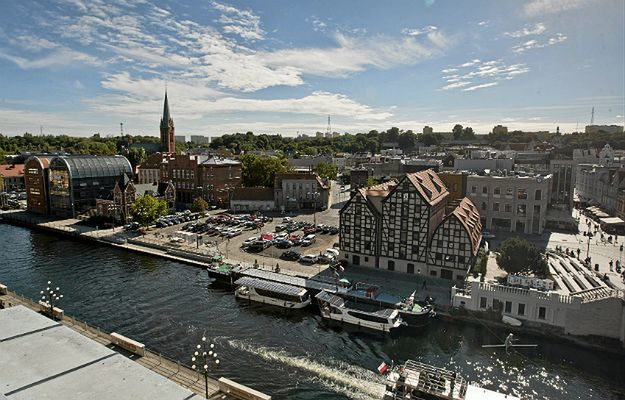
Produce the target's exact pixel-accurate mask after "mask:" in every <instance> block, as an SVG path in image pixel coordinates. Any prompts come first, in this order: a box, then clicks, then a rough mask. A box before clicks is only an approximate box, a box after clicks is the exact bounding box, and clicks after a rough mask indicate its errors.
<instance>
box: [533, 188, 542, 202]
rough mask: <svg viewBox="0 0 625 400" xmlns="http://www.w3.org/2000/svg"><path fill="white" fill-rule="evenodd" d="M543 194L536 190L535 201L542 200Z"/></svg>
mask: <svg viewBox="0 0 625 400" xmlns="http://www.w3.org/2000/svg"><path fill="white" fill-rule="evenodd" d="M542 198H543V192H542V190H540V189H536V193H534V200H542Z"/></svg>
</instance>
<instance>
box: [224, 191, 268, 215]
mask: <svg viewBox="0 0 625 400" xmlns="http://www.w3.org/2000/svg"><path fill="white" fill-rule="evenodd" d="M273 195H274V190H273V188H266V187H238V188H236V189H234V192H233V193H232V199H231V200H230V210H231V211H234V212H250V211H272V210H274V209H275V208H276V202H275V201H274V198H273Z"/></svg>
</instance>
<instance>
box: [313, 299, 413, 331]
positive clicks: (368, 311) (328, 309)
mask: <svg viewBox="0 0 625 400" xmlns="http://www.w3.org/2000/svg"><path fill="white" fill-rule="evenodd" d="M315 298H316V299H317V302H318V303H319V310H320V312H321V317H322V318H324V319H329V320H334V321H338V322H341V323H345V324H349V325H354V326H358V327H361V328H368V329H373V330H376V331H382V332H389V331H391V329H395V328H399V327H400V326H401V325H402V320H401V316H400V315H399V311H398V310H396V309H392V308H383V309H379V308H377V307H375V306H371V305H367V304H362V303H355V302H348V301H345V299H343V298H342V297H340V296H337V295H334V294H331V293H328V292H326V291H325V290H323V291H321V292H319V294H317V295H316V296H315Z"/></svg>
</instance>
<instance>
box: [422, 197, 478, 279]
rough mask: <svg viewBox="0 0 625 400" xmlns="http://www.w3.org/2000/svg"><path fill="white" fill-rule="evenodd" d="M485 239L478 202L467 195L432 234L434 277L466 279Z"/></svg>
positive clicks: (431, 256)
mask: <svg viewBox="0 0 625 400" xmlns="http://www.w3.org/2000/svg"><path fill="white" fill-rule="evenodd" d="M481 240H482V223H481V222H480V214H479V213H478V211H477V208H476V207H475V204H473V202H472V201H471V200H469V199H468V198H466V197H465V198H463V199H462V200H460V202H459V203H458V204H457V205H456V206H455V207H453V210H452V211H451V212H450V213H448V214H447V216H446V217H445V218H444V219H443V222H441V223H440V224H439V225H438V227H437V228H436V231H435V232H434V236H432V240H431V244H430V251H429V260H428V261H429V262H428V270H429V274H430V275H431V276H440V277H441V278H445V279H457V280H464V278H465V276H466V274H467V272H468V271H469V269H470V268H471V267H472V266H473V263H474V262H475V258H476V256H477V253H478V250H479V246H480V241H481Z"/></svg>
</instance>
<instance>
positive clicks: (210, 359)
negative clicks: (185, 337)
mask: <svg viewBox="0 0 625 400" xmlns="http://www.w3.org/2000/svg"><path fill="white" fill-rule="evenodd" d="M214 348H215V344H214V343H210V344H209V343H208V342H207V341H206V336H203V337H202V343H200V344H198V345H197V346H195V352H194V353H193V356H192V357H191V361H192V362H193V365H191V368H192V369H193V370H194V371H202V373H203V374H204V385H205V388H206V398H207V399H208V365H209V364H210V363H215V365H216V366H217V365H219V359H218V358H217V353H215V351H214V350H213V349H214ZM195 363H197V365H196V364H195Z"/></svg>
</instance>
